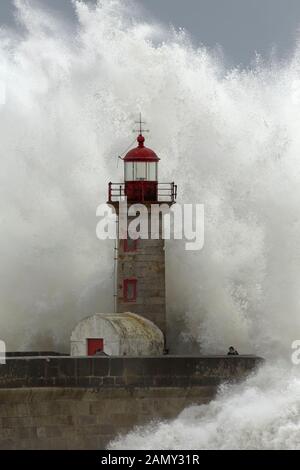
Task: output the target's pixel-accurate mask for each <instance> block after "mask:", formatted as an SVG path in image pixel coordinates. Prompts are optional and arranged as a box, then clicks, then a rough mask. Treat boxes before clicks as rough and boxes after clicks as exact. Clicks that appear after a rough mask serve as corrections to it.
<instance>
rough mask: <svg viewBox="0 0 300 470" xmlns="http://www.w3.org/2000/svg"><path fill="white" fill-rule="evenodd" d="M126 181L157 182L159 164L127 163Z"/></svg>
mask: <svg viewBox="0 0 300 470" xmlns="http://www.w3.org/2000/svg"><path fill="white" fill-rule="evenodd" d="M124 166H125V181H157V162H125V165H124Z"/></svg>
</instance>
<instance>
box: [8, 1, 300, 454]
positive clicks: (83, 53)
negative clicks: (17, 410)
mask: <svg viewBox="0 0 300 470" xmlns="http://www.w3.org/2000/svg"><path fill="white" fill-rule="evenodd" d="M74 8H75V9H76V15H77V22H76V24H73V23H70V24H67V23H65V22H63V21H62V20H61V19H59V18H57V17H55V15H54V14H51V12H46V11H44V10H43V9H42V8H41V7H39V6H37V4H34V5H32V4H31V2H23V1H16V17H17V20H18V25H19V28H18V29H16V30H9V29H7V28H4V27H2V29H1V33H0V77H1V79H0V84H1V90H0V95H1V102H2V104H1V105H0V113H1V125H0V142H1V162H0V168H1V172H0V210H1V217H0V223H1V233H0V255H1V265H0V278H1V284H0V296H1V314H0V331H1V338H2V339H4V340H5V341H6V343H7V347H8V349H10V350H13V349H19V350H22V349H24V348H27V349H29V348H30V349H38V348H43V349H48V348H53V349H60V350H66V351H67V350H68V348H69V337H70V333H71V330H72V328H73V327H74V325H75V324H76V322H77V321H78V320H79V319H80V318H82V317H84V316H86V315H89V314H92V313H94V312H95V311H111V310H112V308H113V300H112V299H113V261H112V260H113V246H112V244H111V242H100V241H98V240H97V238H96V234H95V230H96V223H97V220H96V215H95V214H96V207H97V206H98V204H99V203H100V202H104V201H105V200H106V188H107V183H108V181H110V180H111V179H115V180H118V179H120V178H121V177H122V168H121V165H118V158H117V156H118V155H119V154H120V153H121V152H122V151H123V150H125V149H126V148H127V146H128V144H129V143H130V142H131V141H132V140H133V135H132V127H133V122H134V121H135V120H136V116H137V114H138V113H139V112H140V111H142V112H143V115H144V118H145V120H146V121H147V123H148V126H149V127H150V128H151V134H150V135H149V137H148V140H147V144H148V145H149V146H150V147H152V148H154V149H155V151H156V152H157V153H158V154H159V156H160V157H161V162H160V179H161V180H164V181H173V180H175V181H176V182H177V184H178V187H179V202H181V203H183V202H195V203H203V204H204V205H205V246H204V249H203V250H202V251H199V252H194V253H191V252H186V251H185V250H184V243H182V242H180V241H177V240H176V241H170V242H168V244H167V293H168V310H169V331H170V335H169V336H170V344H171V351H173V352H179V353H180V352H183V351H184V352H193V351H199V350H200V349H201V351H202V352H204V353H211V354H214V353H224V351H226V350H227V347H228V345H229V344H234V345H235V346H236V347H237V349H238V350H239V351H240V352H242V353H256V354H258V355H263V356H264V357H266V358H268V359H270V358H272V361H273V362H272V365H269V366H265V367H264V368H262V369H261V370H260V371H259V372H258V374H257V375H255V376H254V377H251V378H249V379H248V380H247V381H245V382H244V383H243V384H241V385H238V386H233V387H229V388H225V389H224V390H222V391H221V392H220V395H219V396H218V397H217V399H216V400H215V401H213V402H212V403H210V404H209V405H205V406H201V407H192V408H189V409H187V410H185V411H184V412H183V413H182V414H181V415H180V416H179V417H178V418H177V419H176V420H175V421H173V422H171V423H161V424H158V425H153V426H154V427H153V426H152V427H150V428H145V429H144V430H143V431H142V432H141V431H139V432H138V433H133V434H130V435H129V436H127V437H125V438H123V439H121V440H117V441H116V442H115V443H114V444H111V445H112V446H117V447H122V448H123V447H126V446H129V447H130V446H133V447H136V446H137V447H139V446H141V447H149V448H154V447H161V445H163V446H164V447H165V448H174V447H186V448H188V447H197V448H215V447H216V448H229V447H251V448H258V447H263V448H279V447H282V448H292V447H298V443H297V442H299V404H298V401H297V400H298V397H299V391H300V388H299V374H298V372H297V369H296V368H294V369H291V368H290V366H289V365H284V366H283V365H282V364H281V362H280V364H279V362H276V361H281V360H285V361H287V362H286V363H285V364H290V362H289V356H290V353H291V342H292V341H293V340H294V339H298V338H297V336H299V334H298V332H299V331H300V315H299V291H300V217H299V200H300V159H299V144H300V133H299V128H300V113H299V106H300V51H299V48H298V46H297V45H295V50H294V51H293V53H292V54H291V56H290V57H289V59H287V60H286V61H285V62H282V63H276V62H272V61H269V62H267V63H266V62H264V61H262V60H261V59H259V58H256V60H255V62H254V63H253V65H252V67H249V69H247V70H245V69H239V68H235V69H230V70H228V69H226V67H225V66H224V64H223V62H222V58H221V57H219V56H218V54H217V52H216V51H210V50H207V49H205V48H204V47H196V46H194V45H193V44H192V42H191V41H190V40H189V37H188V35H187V34H185V33H184V32H182V31H176V30H174V29H171V28H170V29H169V30H168V29H164V28H162V27H161V26H157V25H156V24H155V23H154V22H153V23H151V22H149V21H147V20H146V19H145V18H146V17H145V15H143V12H142V11H139V10H138V8H137V7H136V5H132V4H131V3H130V2H125V1H123V2H121V1H118V0H107V1H103V2H102V1H98V3H97V5H96V6H94V5H90V4H85V3H83V2H79V1H77V2H75V3H74ZM133 11H134V12H135V14H134V16H133V14H132V12H133ZM174 273H175V274H174ZM162 443H163V444H162Z"/></svg>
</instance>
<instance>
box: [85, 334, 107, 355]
mask: <svg viewBox="0 0 300 470" xmlns="http://www.w3.org/2000/svg"><path fill="white" fill-rule="evenodd" d="M103 346H104V344H103V338H89V339H88V340H87V350H88V356H95V354H96V352H100V351H103Z"/></svg>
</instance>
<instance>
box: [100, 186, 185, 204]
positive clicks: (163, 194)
mask: <svg viewBox="0 0 300 470" xmlns="http://www.w3.org/2000/svg"><path fill="white" fill-rule="evenodd" d="M141 194H143V192H142V193H141ZM125 196H126V187H125V183H109V184H108V202H120V201H124V200H125ZM176 198H177V185H176V184H175V183H157V199H155V200H154V201H149V200H147V201H146V200H144V198H143V196H141V198H140V200H138V201H134V202H169V203H174V202H176ZM131 202H133V201H131Z"/></svg>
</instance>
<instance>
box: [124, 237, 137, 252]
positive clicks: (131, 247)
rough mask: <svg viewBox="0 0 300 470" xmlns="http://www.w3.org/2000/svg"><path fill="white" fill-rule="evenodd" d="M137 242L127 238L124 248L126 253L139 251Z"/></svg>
mask: <svg viewBox="0 0 300 470" xmlns="http://www.w3.org/2000/svg"><path fill="white" fill-rule="evenodd" d="M137 244H138V241H137V240H132V238H127V239H125V240H123V248H124V251H125V252H126V253H129V252H132V251H136V250H137Z"/></svg>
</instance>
